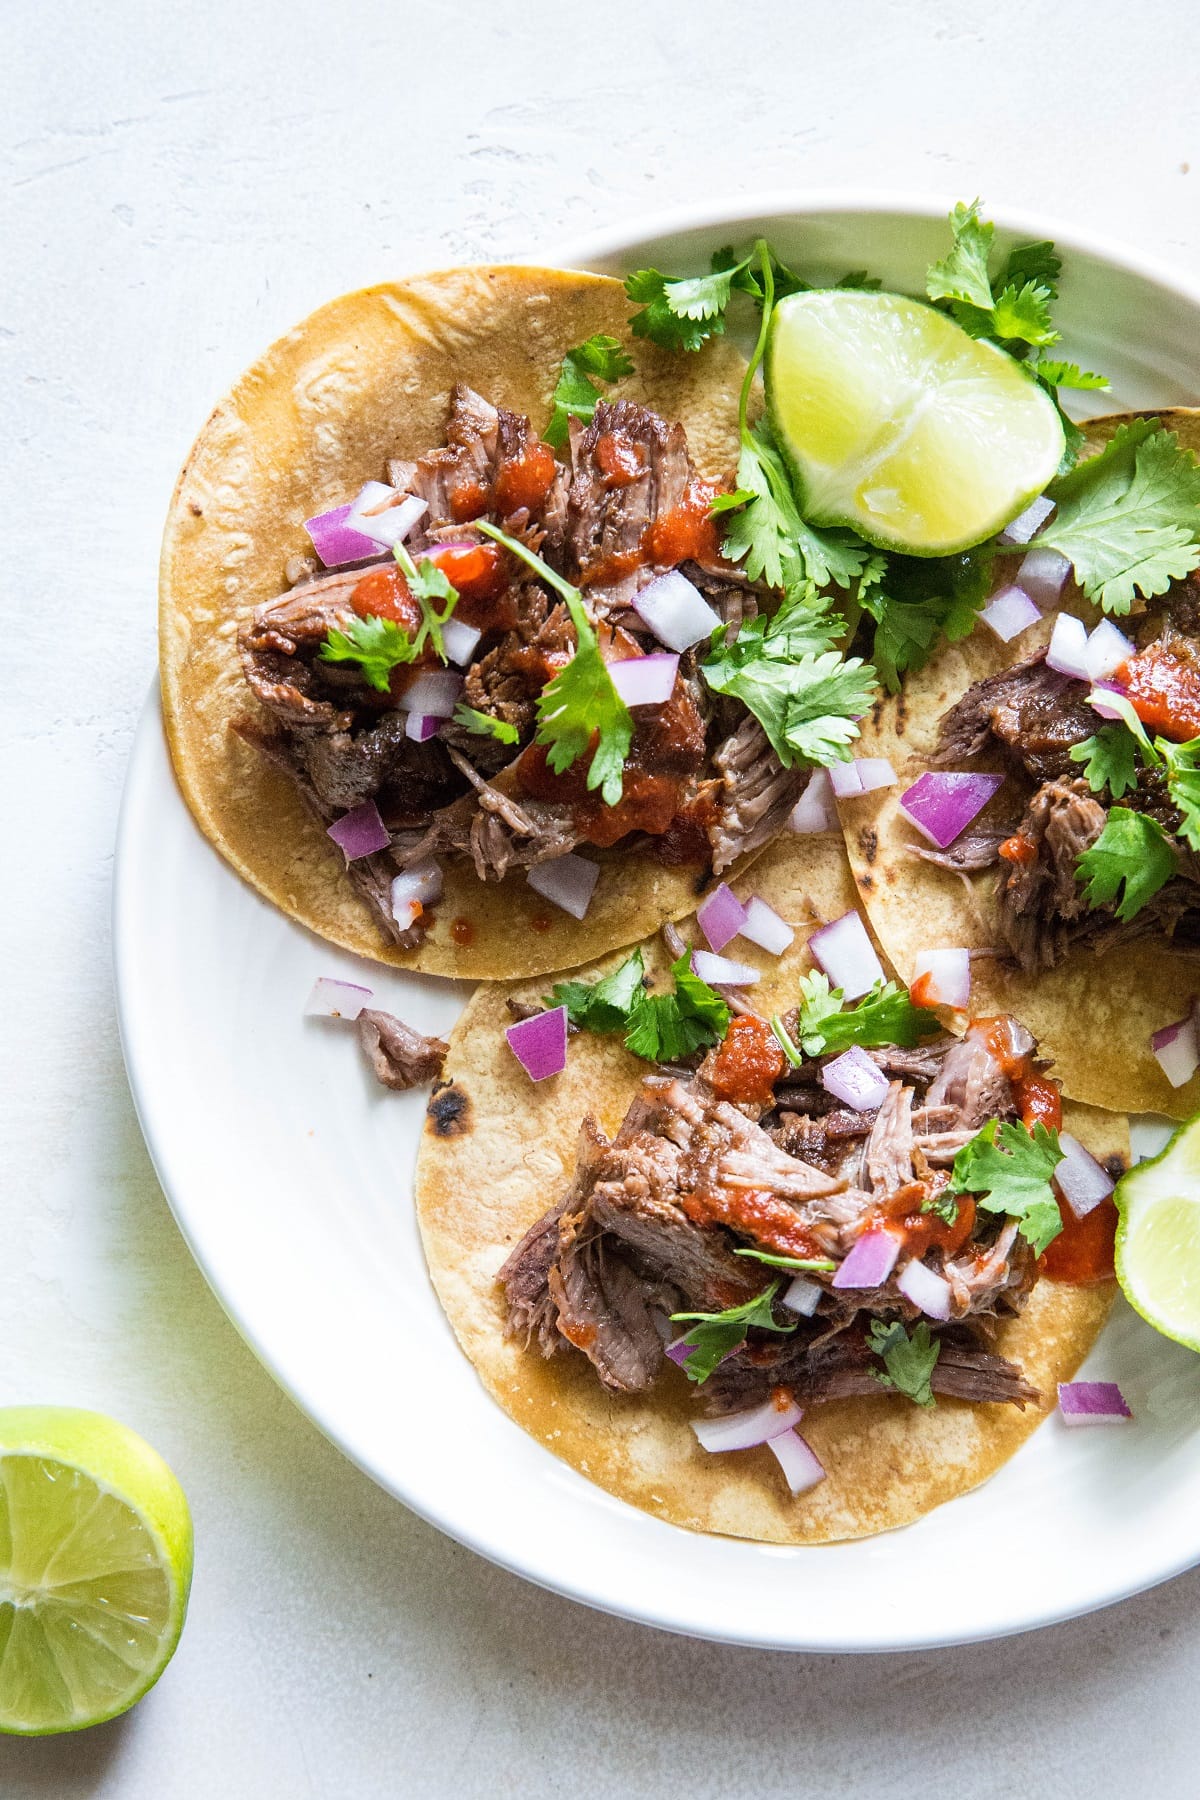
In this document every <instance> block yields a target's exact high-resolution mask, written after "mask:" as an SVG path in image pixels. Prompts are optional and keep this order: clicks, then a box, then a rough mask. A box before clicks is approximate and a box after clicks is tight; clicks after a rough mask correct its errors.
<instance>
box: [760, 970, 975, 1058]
mask: <svg viewBox="0 0 1200 1800" xmlns="http://www.w3.org/2000/svg"><path fill="white" fill-rule="evenodd" d="M941 1029H942V1024H941V1021H940V1019H939V1018H938V1016H937V1014H936V1013H934V1012H930V1010H929V1008H928V1007H925V1006H914V1005H913V1003H912V1000H911V999H910V998H909V994H908V989H907V988H902V987H899V986H898V985H897V984H896V982H894V981H886V982H876V984H875V986H874V987H873V988H872V989H871V992H870V993H869V994H864V996H863V998H862V999H861V1000H859V1001H858V1002H857V1004H856V1005H854V1006H851V1007H845V1008H844V1007H843V1002H842V990H841V988H830V985H829V978H828V976H826V975H821V974H817V973H814V974H812V975H802V976H801V977H800V1016H799V1021H798V1023H797V1026H796V1035H797V1036H798V1037H799V1039H800V1043H801V1047H802V1048H803V1050H804V1052H805V1054H806V1055H807V1056H825V1055H837V1054H839V1053H840V1052H841V1051H843V1050H848V1049H849V1048H850V1046H851V1045H852V1044H858V1045H859V1046H860V1047H861V1048H863V1049H871V1048H873V1047H875V1048H877V1047H878V1046H879V1045H880V1044H896V1045H899V1046H900V1047H901V1048H903V1049H906V1050H911V1049H912V1048H913V1047H914V1046H915V1045H916V1044H919V1043H920V1041H921V1039H922V1038H925V1037H934V1036H936V1035H937V1034H938V1033H939V1032H940V1031H941Z"/></svg>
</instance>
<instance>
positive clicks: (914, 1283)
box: [896, 1257, 950, 1319]
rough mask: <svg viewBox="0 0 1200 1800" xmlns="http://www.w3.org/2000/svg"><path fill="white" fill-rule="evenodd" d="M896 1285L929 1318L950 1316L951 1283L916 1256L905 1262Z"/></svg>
mask: <svg viewBox="0 0 1200 1800" xmlns="http://www.w3.org/2000/svg"><path fill="white" fill-rule="evenodd" d="M896 1286H897V1287H898V1288H899V1289H900V1292H901V1293H902V1294H903V1295H904V1298H905V1299H906V1300H911V1301H912V1303H913V1305H914V1306H916V1307H919V1308H920V1310H921V1311H922V1312H923V1313H924V1314H925V1317H926V1318H927V1319H948V1318H949V1317H950V1283H949V1282H948V1281H946V1280H945V1279H944V1277H943V1276H941V1275H939V1274H937V1273H936V1272H935V1271H934V1270H933V1269H927V1268H926V1267H925V1264H924V1263H923V1262H919V1261H918V1260H917V1258H916V1257H914V1258H913V1260H912V1261H911V1262H908V1263H905V1265H904V1267H903V1268H902V1269H901V1271H900V1273H899V1275H897V1277H896Z"/></svg>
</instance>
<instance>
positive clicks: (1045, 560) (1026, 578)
mask: <svg viewBox="0 0 1200 1800" xmlns="http://www.w3.org/2000/svg"><path fill="white" fill-rule="evenodd" d="M1070 573H1071V563H1070V558H1069V557H1066V556H1060V555H1059V553H1058V551H1057V550H1031V551H1030V552H1029V554H1028V555H1027V556H1025V557H1024V558H1022V561H1021V566H1020V568H1019V569H1018V570H1017V581H1018V584H1019V585H1020V586H1021V587H1023V588H1024V590H1025V592H1026V593H1027V594H1028V595H1029V598H1030V599H1031V600H1033V601H1035V602H1036V603H1037V605H1039V606H1052V605H1053V604H1054V602H1055V601H1056V600H1057V599H1058V596H1059V595H1060V594H1061V593H1062V591H1063V588H1064V587H1065V586H1066V582H1067V576H1068V575H1069V574H1070Z"/></svg>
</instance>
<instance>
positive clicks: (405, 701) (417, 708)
mask: <svg viewBox="0 0 1200 1800" xmlns="http://www.w3.org/2000/svg"><path fill="white" fill-rule="evenodd" d="M462 685H463V678H462V676H461V675H457V674H456V673H455V672H454V670H453V669H422V670H421V673H420V674H419V675H418V676H417V677H416V679H415V681H410V682H409V684H408V686H407V687H406V688H405V690H404V693H403V695H402V696H401V699H400V705H401V706H403V707H404V708H405V709H406V710H407V711H408V712H415V713H425V714H427V715H428V717H429V718H431V719H448V718H450V717H451V715H452V714H453V712H454V709H455V707H456V706H457V705H458V696H459V695H460V694H461V693H462Z"/></svg>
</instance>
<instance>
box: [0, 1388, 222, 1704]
mask: <svg viewBox="0 0 1200 1800" xmlns="http://www.w3.org/2000/svg"><path fill="white" fill-rule="evenodd" d="M191 1579H192V1522H191V1517H190V1515H189V1513H188V1505H187V1501H186V1500H185V1499H184V1495H183V1489H182V1488H181V1487H180V1485H179V1483H178V1482H177V1481H176V1479H175V1477H174V1475H172V1473H171V1471H170V1469H168V1467H167V1465H166V1463H165V1462H164V1461H163V1460H162V1458H161V1457H160V1456H159V1455H158V1454H157V1452H156V1451H154V1450H152V1449H151V1448H150V1446H149V1444H147V1443H145V1442H143V1440H142V1439H141V1438H140V1437H138V1436H137V1435H136V1433H134V1432H132V1431H130V1430H129V1429H128V1428H127V1427H126V1426H124V1425H119V1424H118V1423H117V1422H116V1420H115V1419H106V1418H105V1417H104V1416H103V1415H102V1414H100V1413H92V1412H79V1411H76V1410H75V1409H74V1408H72V1407H60V1406H12V1407H7V1408H5V1409H0V1731H6V1732H20V1733H24V1734H26V1735H31V1736H41V1735H43V1734H45V1733H47V1732H52V1731H78V1730H79V1729H80V1728H81V1727H82V1726H85V1725H99V1724H100V1723H101V1722H102V1721H103V1720H104V1719H111V1718H113V1717H114V1716H115V1715H116V1714H117V1713H121V1712H124V1711H125V1710H126V1708H127V1707H130V1706H132V1705H133V1703H134V1701H135V1700H140V1699H141V1697H142V1695H143V1694H144V1693H145V1692H146V1690H147V1688H149V1687H151V1686H152V1685H153V1684H154V1682H156V1681H157V1680H158V1677H159V1676H160V1675H161V1674H162V1672H163V1670H164V1669H165V1668H166V1666H167V1664H168V1662H169V1661H170V1660H171V1655H172V1652H173V1651H174V1649H175V1646H176V1644H177V1643H178V1642H179V1633H180V1632H181V1630H182V1629H183V1618H184V1613H185V1612H186V1610H187V1598H188V1588H189V1586H190V1584H191Z"/></svg>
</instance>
